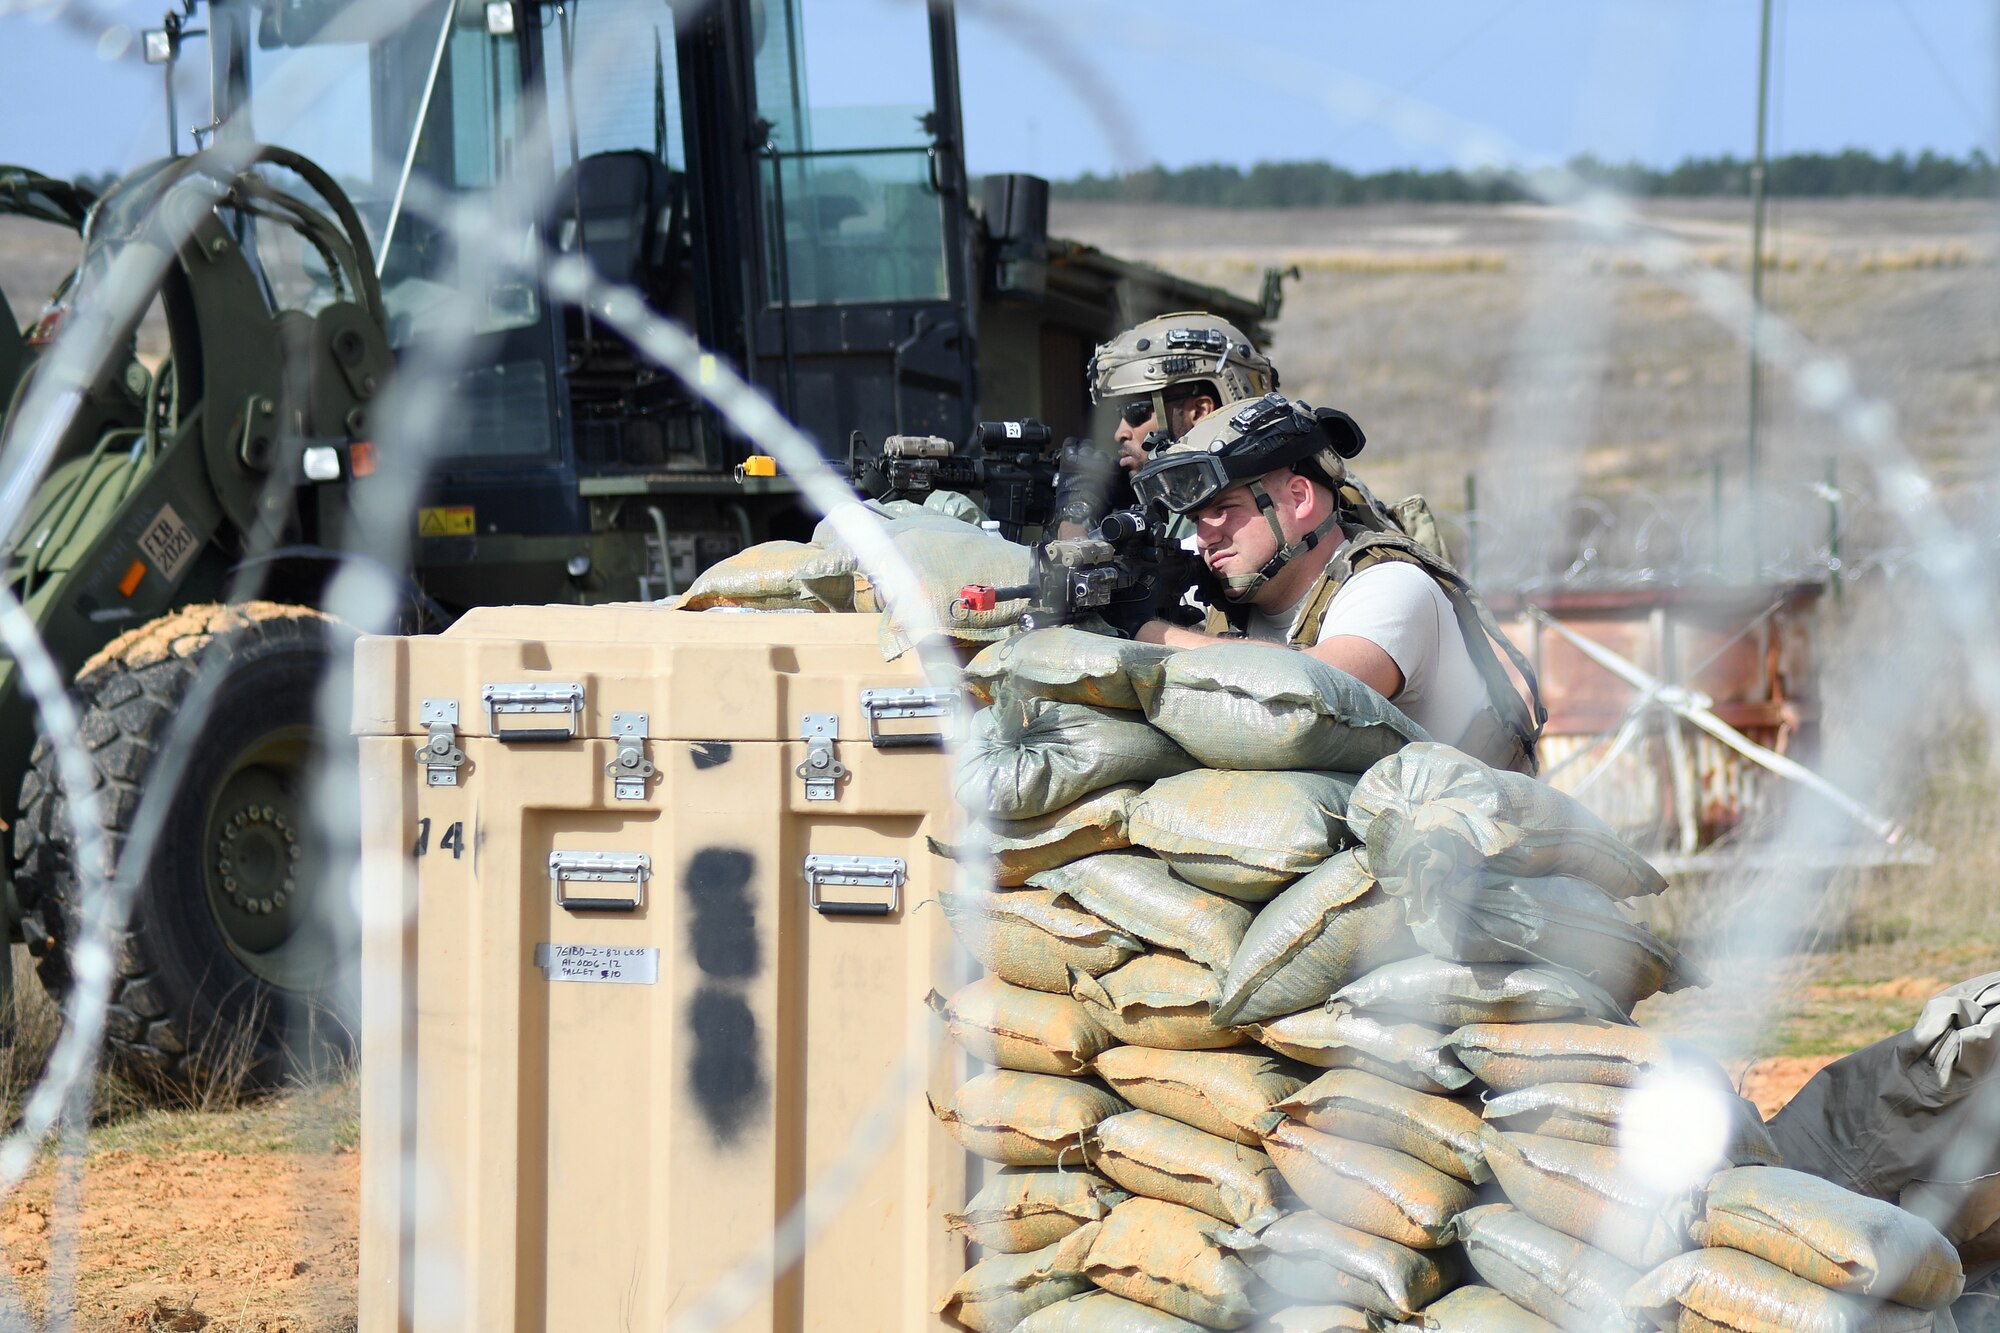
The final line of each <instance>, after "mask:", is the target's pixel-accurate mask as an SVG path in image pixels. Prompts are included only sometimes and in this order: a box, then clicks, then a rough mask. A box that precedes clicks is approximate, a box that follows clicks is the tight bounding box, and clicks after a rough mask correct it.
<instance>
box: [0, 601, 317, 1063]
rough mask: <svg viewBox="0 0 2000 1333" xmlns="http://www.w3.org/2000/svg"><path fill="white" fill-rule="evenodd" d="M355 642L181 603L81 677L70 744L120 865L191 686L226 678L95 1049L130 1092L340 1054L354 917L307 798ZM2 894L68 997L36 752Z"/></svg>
mask: <svg viewBox="0 0 2000 1333" xmlns="http://www.w3.org/2000/svg"><path fill="white" fill-rule="evenodd" d="M347 638H348V636H347V633H346V631H345V630H344V629H343V628H342V627H341V626H340V625H339V623H338V622H336V621H334V620H332V619H330V618H329V617H327V616H325V615H322V614H321V613H320V612H318V611H314V610H312V609H310V608H307V607H300V606H287V605H281V604H278V603H274V602H247V603H243V604H240V605H236V606H213V605H207V606H188V607H183V608H181V609H179V610H177V611H174V612H171V613H170V614H168V615H166V616H163V617H161V618H160V619H158V620H156V621H154V622H152V623H151V624H149V625H145V626H142V627H141V628H139V629H136V630H132V631H130V632H128V633H126V634H124V635H121V636H120V637H119V638H117V639H115V640H113V641H112V642H111V643H110V644H109V645H107V646H106V647H105V648H104V650H103V651H101V652H100V653H98V654H97V655H96V656H95V657H93V658H92V659H91V660H90V661H89V662H88V663H86V664H85V666H84V668H83V670H82V671H81V672H80V673H79V674H78V675H77V678H76V685H75V692H76V694H77V696H78V707H79V712H80V726H79V733H80V736H81V739H82V741H83V743H84V746H85V748H86V749H87V750H88V751H89V755H90V761H91V765H92V767H93V768H94V769H95V771H96V776H97V780H98V796H99V800H100V812H101V817H102V819H103V823H104V829H105V833H106V836H107V842H108V845H109V849H110V852H111V855H112V857H113V858H114V861H116V860H117V859H119V858H122V856H123V855H124V852H125V842H126V839H127V838H128V837H129V836H130V834H131V832H132V829H133V826H134V823H135V821H136V818H137V816H138V813H139V803H140V796H141V794H142V793H143V792H144V790H145V787H146V783H147V782H148V780H149V779H150V778H151V776H152V774H153V772H154V769H155V767H156V765H157V764H158V762H159V760H160V758H161V755H162V753H163V752H164V751H165V750H166V747H167V746H168V745H169V744H171V743H173V738H174V736H175V731H176V724H177V722H178V721H179V719H180V718H181V716H182V714H183V711H184V706H185V705H186V704H187V702H188V699H189V694H190V692H191V691H192V690H193V689H194V687H195V683H196V679H197V677H198V675H199V674H200V673H201V672H202V671H203V670H204V668H208V667H209V664H211V663H213V664H215V665H214V666H213V667H212V668H211V669H214V670H218V671H220V672H221V673H222V675H221V677H220V679H219V681H218V682H217V688H216V689H215V691H214V693H213V695H212V696H211V697H210V704H209V707H208V708H207V709H206V710H205V712H204V716H203V717H202V719H201V721H200V723H199V726H198V728H197V730H196V731H195V732H194V733H193V739H192V744H193V747H194V748H193V751H192V753H191V754H190V755H189V756H188V762H187V766H186V768H185V770H184V771H183V774H182V776H181V779H180V781H179V783H178V784H177V787H176V790H175V792H174V795H173V797H172V798H171V799H172V803H171V805H170V806H169V808H168V811H167V816H166V822H165V824H164V825H163V826H162V828H161V831H160V837H159V838H158V840H157V842H156V843H155V845H154V846H153V848H152V849H151V853H150V855H149V857H148V863H147V866H146V868H145V873H144V874H143V875H142V876H141V877H140V879H139V882H138V890H137V894H136V896H135V897H134V899H133V903H132V914H131V918H130V921H129V923H128V925H127V928H126V931H125V933H124V934H123V935H122V936H121V938H120V939H119V941H118V943H117V948H116V950H115V967H116V973H115V977H114V980H113V982H112V990H111V997H110V1012H109V1015H108V1017H107V1019H106V1032H105V1037H106V1043H107V1048H108V1051H109V1053H110V1055H111V1058H112V1060H113V1061H114V1063H115V1064H116V1065H118V1066H119V1067H120V1068H121V1069H122V1070H123V1071H124V1072H126V1073H127V1074H128V1075H131V1076H136V1077H138V1078H139V1079H140V1080H142V1081H145V1082H151V1083H155V1084H160V1085H167V1086H178V1087H184V1088H185V1087H190V1086H194V1085H197V1084H200V1083H202V1082H203V1081H204V1079H207V1080H211V1081H212V1080H215V1079H228V1080H240V1081H241V1083H242V1084H244V1085H252V1086H254V1085H258V1084H268V1083H271V1082H274V1081H276V1080H278V1079H280V1078H282V1077H284V1076H285V1075H287V1074H288V1073H291V1072H294V1071H296V1070H298V1069H300V1068H301V1067H302V1066H317V1065H319V1064H320V1063H322V1062H324V1061H325V1060H327V1059H328V1058H329V1057H338V1056H340V1055H342V1054H344V1053H345V1052H346V1051H347V1050H348V1049H349V1048H350V1046H351V1036H350V1028H349V1025H348V1024H346V1023H345V1022H343V1021H342V1019H343V1017H344V1015H343V1013H342V1011H343V1010H348V1009H349V1006H348V1005H347V1004H346V1003H344V1002H343V997H342V995H341V993H340V990H341V980H342V973H343V963H344V961H345V959H346V958H347V957H349V956H350V954H349V949H350V946H351V943H352V941H353V939H354V929H353V924H352V923H351V921H348V920H345V919H344V915H351V907H349V908H346V909H345V911H344V912H343V909H342V906H341V904H342V903H343V902H344V895H342V894H339V893H337V892H336V891H335V888H334V886H332V885H330V884H329V883H328V882H327V876H326V874H325V873H324V871H323V868H322V867H323V865H324V856H325V851H324V843H325V841H326V836H325V833H324V831H323V829H322V828H321V827H320V825H319V824H318V823H317V822H316V821H315V818H314V815H313V812H312V809H311V806H310V805H309V801H310V800H311V792H310V791H309V789H308V784H309V782H310V781H312V780H313V779H314V777H315V774H316V770H317V767H318V765H317V764H316V762H315V761H316V760H317V759H318V758H319V756H320V755H322V754H323V753H324V752H325V748H326V746H325V736H324V734H323V732H322V729H321V727H320V726H319V725H318V720H317V716H316V715H317V708H318V702H319V691H320V688H321V685H322V683H323V681H324V679H325V676H326V671H327V667H328V665H329V663H330V662H331V661H332V660H333V655H334V653H335V652H336V651H337V650H338V649H340V648H341V647H343V646H344V644H345V641H346V640H347ZM18 808H19V810H20V812H21V817H20V821H19V822H18V823H17V824H16V825H15V828H14V860H15V872H14V885H15V893H16V896H17V899H18V901H19V905H20V907H21V909H22V922H23V924H22V933H23V935H24V937H25V938H26V941H27V944H28V948H29V950H30V951H31V952H32V953H33V954H34V955H35V956H36V958H37V960H38V961H37V966H36V970H37V972H38V974H39V975H40V977H41V979H42V982H43V984H44V986H46V987H47V988H48V989H49V990H50V991H51V993H53V994H56V995H61V994H62V993H64V992H65V991H66V990H67V989H68V987H69V984H70V981H71V976H70V969H69V958H68V951H69V947H70V945H71V943H72V942H73V941H74V940H75V939H76V933H77V927H78V911H79V903H78V901H77V899H78V883H77V877H76V873H75V867H74V864H73V848H72V837H71V831H70V827H69V823H68V814H67V811H66V809H65V802H64V800H63V797H62V794H61V786H60V782H59V780H58V779H57V776H56V763H55V753H54V750H53V749H52V748H51V746H50V745H49V743H48V740H47V738H46V737H44V738H43V739H42V740H40V741H39V742H38V743H37V744H36V747H35V752H34V760H33V765H32V767H31V768H30V769H29V772H28V774H27V776H26V777H25V778H24V779H23V781H22V784H21V801H20V805H19V807H18Z"/></svg>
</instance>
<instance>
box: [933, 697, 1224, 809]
mask: <svg viewBox="0 0 2000 1333" xmlns="http://www.w3.org/2000/svg"><path fill="white" fill-rule="evenodd" d="M969 730H970V734H969V735H968V736H967V738H966V743H965V752H964V755H963V756H962V757H961V758H960V760H959V764H958V770H957V774H956V782H957V796H958V803H959V804H960V805H962V806H964V807H965V808H966V809H968V810H972V811H976V812H978V813H980V814H983V815H986V816H988V817H989V818H992V819H1032V818H1034V817H1035V816H1036V815H1045V814H1048V813H1049V812H1050V811H1052V810H1059V809H1061V808H1063V807H1064V806H1066V805H1071V804H1073V803H1075V802H1077V801H1080V800H1082V799H1083V798H1084V797H1086V796H1088V795H1090V794H1091V793H1092V792H1094V791H1102V790H1103V789H1104V788H1106V787H1110V786H1115V785H1117V784H1118V783H1121V782H1150V781H1152V780H1153V779H1154V778H1163V777H1166V776H1168V775H1169V774H1173V773H1185V772H1187V771H1188V770H1189V769H1191V768H1193V767H1195V762H1194V760H1192V759H1190V758H1189V757H1188V756H1187V754H1186V753H1185V752H1184V751H1183V750H1182V749H1181V747H1180V746H1178V745H1176V744H1174V743H1173V742H1172V741H1171V740H1169V739H1168V738H1167V737H1166V736H1165V735H1164V734H1162V733H1161V732H1159V731H1156V730H1155V729H1154V728H1152V727H1149V726H1147V725H1146V722H1145V720H1144V719H1143V718H1137V717H1134V716H1133V715H1132V714H1130V713H1120V712H1115V711H1113V710H1111V709H1108V708H1093V707H1091V706H1090V705H1089V704H1069V703H1057V702H1055V701H1054V700H1051V699H1035V698H1014V699H1001V700H999V701H997V702H995V703H994V704H993V705H992V706H991V707H990V708H985V709H982V710H981V711H980V712H979V713H977V714H976V715H974V717H973V719H972V726H971V728H970V729H969Z"/></svg>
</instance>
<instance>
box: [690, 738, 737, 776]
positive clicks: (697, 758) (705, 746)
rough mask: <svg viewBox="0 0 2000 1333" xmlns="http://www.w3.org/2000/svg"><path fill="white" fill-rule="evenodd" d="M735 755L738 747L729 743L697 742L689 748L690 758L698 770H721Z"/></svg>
mask: <svg viewBox="0 0 2000 1333" xmlns="http://www.w3.org/2000/svg"><path fill="white" fill-rule="evenodd" d="M735 753H736V747H735V746H733V745H731V744H730V743H729V742H728V741H696V742H695V743H694V744H693V745H690V746H689V747H688V757H689V758H691V759H693V760H694V766H695V767H696V768H698V769H700V768H721V767H722V766H723V765H724V764H726V763H728V762H729V760H730V756H732V755H734V754H735Z"/></svg>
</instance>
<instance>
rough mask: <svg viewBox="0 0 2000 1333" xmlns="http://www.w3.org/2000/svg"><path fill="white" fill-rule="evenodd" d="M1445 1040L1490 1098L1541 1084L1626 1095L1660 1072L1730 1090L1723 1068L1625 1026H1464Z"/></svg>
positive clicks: (1580, 1022)
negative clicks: (1594, 1086)
mask: <svg viewBox="0 0 2000 1333" xmlns="http://www.w3.org/2000/svg"><path fill="white" fill-rule="evenodd" d="M1445 1040H1446V1044H1447V1045H1448V1046H1449V1047H1450V1049H1451V1050H1452V1052H1453V1053H1454V1054H1456V1056H1457V1057H1458V1060H1459V1063H1461V1064H1463V1065H1464V1066H1465V1067H1466V1068H1467V1069H1470V1070H1471V1071H1472V1072H1473V1073H1474V1074H1475V1075H1477V1076H1478V1078H1479V1080H1480V1082H1482V1083H1484V1084H1485V1085H1486V1086H1487V1087H1489V1088H1491V1089H1493V1091H1495V1092H1503V1093H1504V1092H1515V1091H1518V1090H1520V1089H1522V1088H1531V1087H1534V1086H1535V1085H1537V1084H1540V1083H1601V1084H1605V1085H1607V1086H1610V1087H1614V1088H1631V1087H1636V1086H1638V1084H1639V1083H1640V1082H1641V1081H1642V1080H1644V1079H1645V1078H1646V1076H1647V1075H1649V1074H1653V1073H1657V1072H1662V1071H1666V1070H1677V1071H1684V1072H1687V1073H1690V1074H1692V1075H1694V1076H1696V1077H1699V1078H1704V1079H1706V1080H1707V1081H1710V1082H1713V1083H1714V1084H1715V1085H1716V1086H1717V1087H1718V1088H1724V1089H1726V1088H1727V1087H1728V1079H1727V1076H1725V1075H1724V1074H1723V1072H1722V1069H1721V1067H1720V1066H1719V1065H1716V1064H1715V1063H1714V1062H1713V1061H1712V1060H1710V1059H1709V1058H1708V1057H1707V1056H1706V1055H1703V1054H1702V1053H1701V1052H1700V1051H1698V1050H1695V1049H1694V1048H1693V1047H1689V1046H1683V1045H1680V1044H1679V1043H1676V1042H1672V1041H1669V1040H1668V1039H1666V1038H1665V1037H1661V1036H1657V1035H1655V1034H1654V1033H1651V1032H1648V1031H1646V1030H1645V1029H1644V1028H1636V1027H1632V1026H1630V1025H1628V1024H1624V1023H1605V1022H1601V1021H1599V1020H1597V1019H1570V1020H1566V1021H1561V1022H1554V1023H1468V1024H1466V1025H1465V1026H1464V1027H1462V1028H1460V1029H1458V1030H1457V1031H1456V1032H1453V1033H1452V1034H1451V1035H1450V1036H1449V1037H1447V1038H1446V1039H1445Z"/></svg>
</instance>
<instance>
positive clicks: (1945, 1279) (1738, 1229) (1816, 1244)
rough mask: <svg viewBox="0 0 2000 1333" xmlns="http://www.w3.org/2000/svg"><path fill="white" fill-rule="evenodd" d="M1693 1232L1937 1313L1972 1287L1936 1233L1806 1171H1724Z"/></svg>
mask: <svg viewBox="0 0 2000 1333" xmlns="http://www.w3.org/2000/svg"><path fill="white" fill-rule="evenodd" d="M1688 1234H1689V1235H1690V1236H1692V1237H1693V1238H1694V1240H1695V1241H1696V1243H1698V1244H1702V1245H1726V1246H1728V1247H1730V1248H1731V1249H1736V1250H1742V1251H1743V1252H1744V1253H1746V1254H1754V1255H1756V1256H1757V1257H1758V1258H1760V1259H1765V1260H1768V1261H1770V1262H1771V1263H1774V1264H1776V1265H1777V1266H1778V1267H1780V1268H1782V1269H1784V1270H1785V1271H1786V1272H1787V1273H1791V1274H1793V1275H1795V1276H1797V1277H1802V1278H1804V1279H1805V1280H1806V1281H1808V1282H1811V1283H1813V1284H1815V1285H1817V1286H1821V1287H1826V1288H1828V1289H1829V1290H1832V1291H1844V1292H1848V1293H1850V1294H1852V1295H1856V1296H1866V1297H1868V1298H1870V1299H1871V1300H1878V1301H1894V1302H1895V1303H1896V1304H1898V1305H1913V1306H1916V1307H1917V1308H1918V1309H1922V1310H1936V1309H1938V1308H1940V1307H1942V1306H1946V1305H1950V1304H1951V1303H1952V1302H1953V1301H1955V1300H1957V1299H1958V1298H1959V1296H1960V1294H1961V1293H1963V1292H1964V1290H1965V1273H1964V1270H1963V1269H1962V1268H1961V1267H1960V1265H1959V1261H1958V1252H1957V1251H1956V1250H1954V1249H1953V1248H1952V1245H1951V1242H1950V1241H1949V1240H1946V1239H1945V1237H1944V1236H1943V1235H1942V1234H1940V1233H1939V1231H1938V1229H1937V1228H1936V1227H1934V1226H1932V1225H1931V1224H1930V1223H1929V1222H1926V1221H1925V1220H1924V1219H1923V1218H1921V1217H1918V1216H1917V1215H1916V1214H1914V1213H1909V1212H1905V1211H1904V1210H1903V1209H1901V1208H1898V1207H1897V1206H1896V1205H1895V1204H1892V1203H1885V1202H1883V1201H1882V1200H1880V1199H1871V1198H1868V1197H1867V1196H1866V1195H1861V1194H1856V1193H1854V1192H1852V1191H1851V1190H1846V1189H1843V1188H1841V1187H1840V1186H1839V1185H1836V1184H1834V1183H1833V1182H1832V1181H1830V1180H1821V1179H1820V1178H1819V1177H1817V1176H1809V1175H1807V1174H1805V1173H1804V1172H1803V1171H1787V1170H1785V1169H1783V1168H1782V1167H1768V1166H1746V1167H1737V1168H1735V1169H1733V1170H1729V1171H1723V1172H1719V1173H1718V1174H1717V1175H1715V1176H1714V1177H1713V1178H1711V1179H1710V1180H1709V1182H1708V1183H1707V1184H1706V1185H1704V1186H1703V1187H1702V1189H1701V1190H1700V1191H1699V1193H1698V1194H1697V1196H1696V1202H1695V1216H1694V1221H1693V1223H1692V1224H1691V1225H1690V1226H1689V1228H1688Z"/></svg>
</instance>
